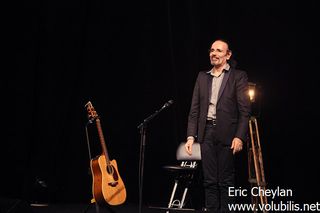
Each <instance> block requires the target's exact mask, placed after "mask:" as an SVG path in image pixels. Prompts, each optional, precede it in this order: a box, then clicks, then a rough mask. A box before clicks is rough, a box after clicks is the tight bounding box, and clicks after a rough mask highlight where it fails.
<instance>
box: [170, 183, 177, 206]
mask: <svg viewBox="0 0 320 213" xmlns="http://www.w3.org/2000/svg"><path fill="white" fill-rule="evenodd" d="M177 186H178V180H175V181H174V186H173V189H172V193H171V197H170V201H169V204H168V208H171V205H172V201H173V198H174V195H175V193H176V190H177Z"/></svg>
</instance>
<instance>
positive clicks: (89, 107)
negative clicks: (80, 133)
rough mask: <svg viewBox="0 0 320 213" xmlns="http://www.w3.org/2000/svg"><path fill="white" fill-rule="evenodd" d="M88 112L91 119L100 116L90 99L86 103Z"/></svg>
mask: <svg viewBox="0 0 320 213" xmlns="http://www.w3.org/2000/svg"><path fill="white" fill-rule="evenodd" d="M85 107H86V109H87V112H88V119H89V120H90V121H93V120H95V119H96V118H98V117H99V116H98V113H97V112H96V110H95V109H94V107H93V105H92V103H91V102H90V101H89V102H88V103H86V105H85Z"/></svg>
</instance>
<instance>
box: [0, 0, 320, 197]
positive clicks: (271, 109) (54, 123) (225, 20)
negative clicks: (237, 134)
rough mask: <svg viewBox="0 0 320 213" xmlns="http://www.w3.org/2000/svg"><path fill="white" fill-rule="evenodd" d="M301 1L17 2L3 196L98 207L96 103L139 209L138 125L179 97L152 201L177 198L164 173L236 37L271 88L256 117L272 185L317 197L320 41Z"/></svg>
mask: <svg viewBox="0 0 320 213" xmlns="http://www.w3.org/2000/svg"><path fill="white" fill-rule="evenodd" d="M298 7H299V6H298V5H294V4H293V3H282V4H280V3H279V2H278V3H277V4H272V3H271V2H269V1H268V2H265V3H261V2H259V3H250V4H249V3H243V2H232V1H192V0H187V1H170V0H168V1H149V2H147V3H142V2H140V3H139V2H136V1H129V2H112V1H109V2H108V1H84V0H81V1H31V2H27V1H25V2H23V3H22V4H19V5H12V6H11V7H10V8H11V9H12V12H11V14H10V16H8V21H7V23H9V24H8V27H9V28H8V29H9V30H8V32H9V36H8V37H9V39H8V44H9V45H10V51H9V52H8V56H9V57H10V59H13V62H12V63H11V66H10V69H8V72H7V71H6V72H7V74H8V76H10V77H8V78H6V85H7V89H6V90H5V91H4V93H5V94H6V96H4V97H7V99H6V100H3V101H4V104H3V105H4V106H5V108H6V110H5V111H4V115H5V117H6V118H7V119H5V121H6V122H5V126H6V128H5V136H6V137H5V140H4V141H3V143H2V146H3V149H2V150H3V151H2V154H1V156H2V161H1V164H2V171H3V172H2V176H3V178H2V181H1V191H0V192H1V196H4V197H13V198H23V199H26V200H31V201H32V200H33V199H36V198H35V197H36V196H37V195H35V194H36V193H37V190H39V182H40V185H41V183H43V182H44V183H45V184H46V185H47V187H46V189H45V191H44V192H42V193H44V196H42V197H44V199H47V200H48V201H49V202H89V201H90V199H91V196H92V195H91V176H90V168H89V157H88V148H87V141H86V134H85V126H86V124H87V112H86V110H85V107H84V106H85V104H86V103H87V102H88V101H91V102H92V104H93V105H94V107H95V109H96V111H97V112H98V114H99V116H100V119H101V124H102V128H103V131H104V136H105V139H106V145H107V148H108V151H109V155H110V157H111V158H112V159H116V160H117V163H118V167H119V172H120V175H121V176H122V178H123V180H124V183H125V185H126V188H127V192H128V201H129V202H137V201H138V162H139V149H140V134H139V130H138V129H137V126H138V125H139V124H140V123H141V122H142V121H143V120H144V119H145V118H146V117H148V116H149V115H151V114H152V113H154V112H155V111H156V110H158V109H159V108H160V107H162V106H163V104H164V103H166V102H167V101H168V100H171V99H172V100H174V104H173V105H172V106H170V107H169V108H167V109H166V110H164V111H162V112H161V113H160V114H159V115H158V116H157V117H155V118H154V119H153V120H152V121H151V122H150V123H149V124H148V128H147V137H146V150H145V170H144V171H145V172H144V202H145V203H161V202H163V203H166V202H167V201H168V199H169V193H170V190H171V184H172V180H171V179H170V178H169V177H168V175H167V174H166V172H165V171H164V170H163V169H162V166H163V165H166V164H172V163H175V149H176V148H177V145H178V144H179V143H180V142H181V141H183V140H184V139H185V138H186V131H185V130H186V125H187V115H188V110H189V105H190V102H191V95H192V90H193V84H194V81H195V79H196V76H197V74H198V72H199V71H200V70H206V69H210V63H209V58H208V54H207V49H208V48H209V47H210V45H211V42H212V41H213V40H214V39H215V38H226V39H228V40H229V41H230V42H231V47H232V50H233V54H234V58H235V60H236V61H237V66H238V68H240V69H244V70H246V71H247V72H248V75H249V80H250V81H252V82H255V83H257V84H258V85H259V86H260V87H259V89H260V95H261V96H260V100H261V114H260V117H259V119H258V122H259V124H260V135H261V141H262V149H263V157H264V162H265V173H266V179H267V182H268V184H269V186H270V187H271V188H274V187H276V186H280V187H282V188H290V189H293V190H294V195H295V196H296V197H297V199H302V200H304V201H312V200H313V199H314V198H315V197H316V196H315V195H316V194H317V192H318V191H317V189H319V184H317V183H316V182H317V181H316V180H318V179H319V175H318V174H317V172H316V171H317V170H319V166H316V165H314V164H315V163H316V156H315V151H313V150H314V149H313V146H314V144H315V143H318V142H317V141H316V140H317V138H316V130H317V128H316V126H314V125H313V124H311V123H310V122H311V121H312V120H315V121H317V120H318V119H319V111H318V108H317V107H316V104H315V102H314V101H315V99H314V98H315V97H316V91H319V86H318V85H319V84H318V83H317V82H316V80H315V78H313V77H312V75H313V73H312V70H313V69H311V68H313V67H314V65H313V64H312V63H313V62H312V59H314V58H315V56H314V55H311V53H310V55H309V54H308V53H307V47H310V45H312V41H313V34H312V33H311V31H310V30H309V29H308V28H307V26H306V25H304V24H301V23H300V22H301V21H300V22H299V20H300V18H301V17H300V15H299V14H300V13H299V12H298ZM310 8H312V6H310ZM313 16H314V15H313V14H311V13H310V14H309V15H307V16H305V17H304V19H306V21H311V20H314V19H313ZM302 32H303V33H302ZM309 35H311V36H309ZM313 57H314V58H313ZM302 60H308V61H309V62H307V61H305V64H308V65H311V68H310V67H306V66H301V65H303V64H304V63H299V62H302ZM310 61H311V62H310ZM300 67H301V68H303V69H302V70H301V68H300ZM311 73H312V74H311ZM88 132H89V135H90V144H91V152H92V153H91V154H92V155H93V156H96V155H99V154H100V153H101V149H100V148H101V147H100V144H99V140H98V139H97V137H96V136H97V131H96V129H95V126H94V124H92V125H89V126H88ZM237 158H238V159H239V161H238V162H239V163H238V165H237V166H238V171H237V172H238V174H239V176H238V177H239V179H238V181H239V185H242V186H247V185H248V184H247V168H246V166H247V162H246V153H245V152H244V153H242V154H240V155H239V156H238V157H237ZM307 180H309V181H307ZM41 181H43V182H41ZM40 188H41V187H40ZM42 190H43V189H42ZM307 192H308V193H307Z"/></svg>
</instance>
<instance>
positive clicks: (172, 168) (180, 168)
mask: <svg viewBox="0 0 320 213" xmlns="http://www.w3.org/2000/svg"><path fill="white" fill-rule="evenodd" d="M163 168H164V169H165V170H168V171H170V172H184V171H185V172H190V171H193V170H196V168H190V167H184V166H180V165H177V166H163Z"/></svg>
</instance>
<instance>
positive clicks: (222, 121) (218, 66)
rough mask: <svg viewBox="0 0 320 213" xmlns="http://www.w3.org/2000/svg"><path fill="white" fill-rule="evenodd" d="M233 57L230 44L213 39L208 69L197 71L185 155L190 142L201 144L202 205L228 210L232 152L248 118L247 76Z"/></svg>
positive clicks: (240, 145) (244, 135)
mask: <svg viewBox="0 0 320 213" xmlns="http://www.w3.org/2000/svg"><path fill="white" fill-rule="evenodd" d="M231 56H232V51H231V50H230V49H229V44H228V43H227V42H226V41H224V40H221V39H219V40H216V41H214V42H213V43H212V45H211V48H210V50H209V57H210V62H211V65H212V66H213V67H212V69H211V70H209V71H203V72H199V74H198V77H197V80H196V83H195V87H194V91H193V96H192V103H191V107H190V113H189V118H188V129H187V136H188V137H187V142H186V144H185V148H186V151H187V152H188V154H192V144H193V143H194V142H195V141H197V142H199V143H200V144H201V161H202V170H203V186H204V192H205V199H206V200H205V207H206V209H208V210H213V211H214V212H215V211H219V210H220V211H222V212H224V211H228V204H230V203H234V199H233V198H232V197H229V196H228V189H229V187H233V186H234V182H235V171H234V154H236V153H237V152H240V151H241V150H242V148H243V143H244V142H245V141H246V139H247V133H248V121H249V117H250V101H249V96H248V77H247V74H246V72H245V71H242V70H238V69H236V68H235V67H232V66H230V64H229V63H228V62H229V60H230V58H231Z"/></svg>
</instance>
